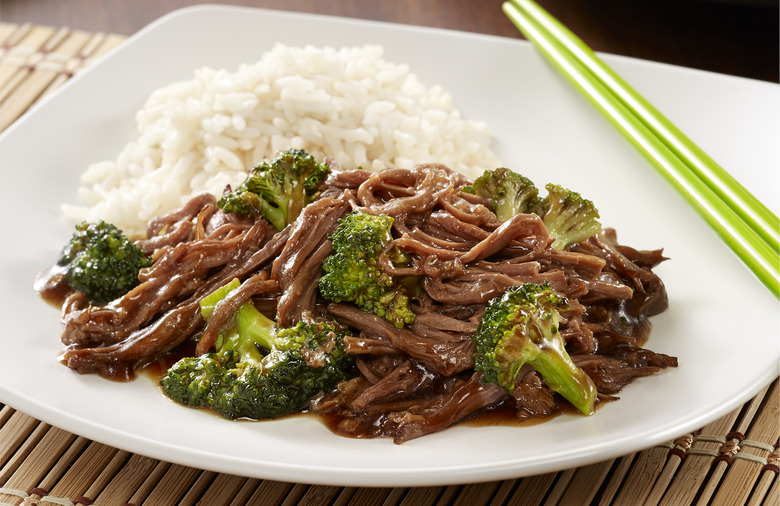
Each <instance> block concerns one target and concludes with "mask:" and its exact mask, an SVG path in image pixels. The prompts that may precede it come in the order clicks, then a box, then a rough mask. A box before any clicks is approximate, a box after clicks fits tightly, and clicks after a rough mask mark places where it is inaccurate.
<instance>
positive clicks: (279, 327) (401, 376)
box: [36, 149, 677, 444]
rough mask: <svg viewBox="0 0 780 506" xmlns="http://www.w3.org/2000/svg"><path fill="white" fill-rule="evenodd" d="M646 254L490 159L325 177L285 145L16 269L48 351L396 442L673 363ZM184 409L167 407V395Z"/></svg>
mask: <svg viewBox="0 0 780 506" xmlns="http://www.w3.org/2000/svg"><path fill="white" fill-rule="evenodd" d="M664 260H666V258H665V257H664V255H663V251H662V250H661V249H656V250H638V249H635V248H632V247H630V246H627V245H623V244H621V243H620V242H619V241H618V239H617V234H616V232H615V230H613V229H611V228H606V227H603V226H602V225H601V223H600V221H599V213H598V210H597V208H596V206H595V205H594V203H593V202H591V201H590V200H588V199H586V198H584V197H583V196H581V195H580V194H579V193H577V192H575V191H572V190H569V189H567V188H565V187H563V186H560V185H558V184H552V183H550V184H547V185H546V186H545V187H544V191H540V189H539V188H538V187H537V186H536V185H535V184H534V183H533V182H532V181H531V180H530V179H528V178H526V177H524V176H522V175H520V174H518V173H516V172H513V171H512V170H509V169H507V168H498V169H495V170H488V171H485V172H484V173H483V174H482V175H481V176H479V177H477V178H476V179H474V180H470V179H467V178H466V177H465V176H463V175H461V174H459V173H457V172H455V171H453V170H450V169H449V168H448V167H446V166H444V165H440V164H422V165H417V166H415V167H413V168H409V169H401V168H386V169H383V170H381V171H378V172H373V171H367V170H362V169H353V170H347V169H343V168H342V167H341V166H340V165H339V164H338V163H337V162H335V161H334V160H330V159H325V160H323V161H317V160H315V159H314V157H313V156H311V155H310V154H308V153H306V152H305V151H302V150H298V149H289V150H287V151H283V152H280V153H279V154H278V155H277V156H276V157H275V158H273V159H271V160H266V161H263V162H261V163H260V164H258V165H257V166H256V167H254V168H253V169H252V170H251V171H250V172H249V174H248V175H247V178H246V180H245V181H244V182H243V183H242V184H241V185H240V186H237V187H235V188H231V187H229V186H228V187H227V188H226V189H225V192H224V194H223V195H221V196H219V197H215V196H213V195H211V194H209V193H204V194H200V195H197V196H195V197H193V198H192V199H191V200H189V201H188V202H187V203H186V204H185V205H184V206H182V207H181V208H179V209H177V210H175V211H173V212H170V213H168V214H165V215H162V216H158V217H156V218H153V219H152V220H151V221H149V223H148V226H147V230H146V235H145V236H144V237H140V238H136V237H132V238H129V237H126V236H125V235H124V234H123V233H122V231H121V230H119V229H118V228H117V227H115V226H113V225H111V224H108V223H104V222H100V223H82V224H80V225H78V227H77V229H76V231H75V233H74V235H73V238H72V239H71V241H70V242H69V243H68V244H66V245H65V247H64V248H63V252H62V255H61V257H60V258H59V259H58V260H57V262H56V263H55V265H54V266H52V267H51V268H50V269H48V270H46V271H45V272H44V273H42V275H41V277H40V278H39V280H37V282H36V288H37V289H38V290H39V292H40V294H41V295H42V296H43V297H44V298H46V299H47V300H50V301H55V302H56V303H57V304H59V305H61V307H62V315H63V316H62V319H63V323H64V331H63V333H62V336H61V341H62V343H63V345H64V351H63V354H62V356H61V361H62V363H63V364H65V365H66V366H68V367H70V368H72V369H74V370H75V371H78V372H79V373H84V374H86V373H96V374H99V375H101V376H103V377H106V378H108V379H111V380H115V381H127V380H131V379H133V378H134V377H135V376H136V374H137V372H138V371H139V370H141V369H142V368H144V367H146V366H148V365H150V364H159V363H165V364H166V366H165V370H164V371H163V373H162V379H161V381H160V387H161V391H162V392H163V394H164V395H166V396H168V397H169V398H170V399H172V401H175V402H176V403H179V404H181V405H183V406H188V407H192V408H200V409H206V410H210V411H213V412H215V413H217V414H218V415H220V416H221V417H224V418H226V419H231V420H234V419H252V420H264V419H275V418H279V417H282V416H286V415H290V414H294V413H302V412H303V413H313V414H319V415H322V416H323V417H324V418H327V419H328V420H330V422H329V426H331V428H332V429H333V430H334V431H335V432H336V433H338V434H340V435H343V436H348V437H364V438H375V437H383V438H391V439H392V440H393V441H394V442H395V443H398V444H400V443H404V442H406V441H409V440H412V439H415V438H418V437H420V436H423V435H426V434H429V433H432V432H436V431H440V430H442V429H445V428H447V427H450V426H452V425H454V424H456V423H458V422H461V421H464V420H466V419H470V418H472V417H474V416H476V415H479V414H483V413H490V412H491V411H495V410H501V411H502V412H507V411H509V412H511V413H512V415H513V417H515V418H517V419H520V420H525V419H536V418H539V419H543V418H544V417H548V416H551V415H554V414H557V413H561V412H568V413H572V414H573V416H590V415H592V414H593V413H594V412H596V410H597V409H598V407H599V406H600V405H602V404H604V403H606V402H608V401H612V400H615V399H616V398H617V397H616V394H618V393H619V392H620V391H621V390H622V389H623V388H624V387H625V386H626V385H627V384H629V383H630V382H631V381H632V380H634V379H635V378H638V377H643V376H647V375H650V374H653V373H656V372H658V371H659V370H661V369H664V368H667V367H675V366H676V365H677V359H676V358H675V357H672V356H669V355H664V354H661V353H656V352H653V351H651V350H649V349H647V348H644V345H645V343H646V341H647V339H648V336H649V334H650V330H651V323H650V320H649V319H650V317H652V316H653V315H656V314H658V313H661V312H662V311H664V310H665V309H666V308H667V306H668V301H667V295H666V290H665V288H664V284H663V282H662V281H661V279H660V278H659V277H658V276H657V275H656V274H655V273H654V272H653V269H654V268H655V267H656V266H657V265H659V264H660V263H661V262H663V261H664ZM182 409H184V408H182Z"/></svg>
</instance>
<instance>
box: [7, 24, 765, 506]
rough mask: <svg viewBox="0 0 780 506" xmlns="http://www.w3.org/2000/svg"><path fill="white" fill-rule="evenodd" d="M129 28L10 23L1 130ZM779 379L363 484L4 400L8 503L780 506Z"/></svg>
mask: <svg viewBox="0 0 780 506" xmlns="http://www.w3.org/2000/svg"><path fill="white" fill-rule="evenodd" d="M123 40H124V37H122V36H118V35H112V34H100V33H87V32H83V31H78V30H71V29H69V28H59V29H57V28H51V27H45V26H32V25H15V24H9V23H0V131H2V130H3V129H5V128H6V127H7V126H8V125H10V124H11V123H12V122H13V121H15V120H16V119H17V118H19V116H21V115H22V114H23V113H24V111H26V110H27V109H28V108H29V107H30V106H31V105H32V104H33V103H35V102H36V101H37V100H39V99H40V98H41V97H43V96H45V95H46V94H47V93H49V92H50V91H51V90H53V89H55V88H56V87H58V86H59V85H61V84H62V83H64V82H65V81H67V80H68V79H69V78H70V77H72V76H73V75H74V74H75V73H77V72H78V71H79V70H81V69H83V68H84V67H85V66H87V65H89V63H90V62H92V61H94V60H95V59H97V58H100V57H101V56H102V55H104V54H106V53H107V52H109V51H111V50H112V49H113V48H115V47H116V46H118V45H119V44H121V42H122V41H123ZM779 437H780V386H778V381H777V380H775V381H774V382H773V383H772V384H770V385H768V386H767V387H766V388H765V389H764V390H763V391H761V392H760V393H759V394H758V395H757V396H756V397H754V398H753V399H752V400H751V401H749V402H747V403H746V404H745V405H743V406H742V407H740V408H739V409H736V410H734V411H733V412H731V413H729V414H728V415H726V416H724V417H723V418H720V419H719V420H716V421H714V422H712V423H710V424H709V425H707V426H706V427H703V428H701V429H700V430H697V431H696V432H694V433H691V434H686V435H685V436H683V437H680V438H678V439H677V440H675V441H670V442H668V443H666V444H663V445H659V446H655V447H652V448H648V449H646V450H644V451H641V452H637V453H634V454H631V455H626V456H624V457H621V458H618V459H614V460H609V461H605V462H600V463H597V464H593V465H589V466H584V467H580V468H577V469H570V470H565V471H561V472H556V473H549V474H543V475H538V476H531V477H527V478H520V479H515V480H506V481H495V482H489V483H478V484H469V485H456V486H446V487H417V488H400V487H399V488H355V487H332V486H321V485H307V484H295V483H283V482H278V481H271V480H258V479H248V478H243V477H240V476H233V475H229V474H221V473H214V472H211V471H204V470H200V469H194V468H190V467H186V466H181V465H177V464H171V463H168V462H163V461H159V460H155V459H152V458H149V457H144V456H142V455H136V454H132V453H129V452H127V451H124V450H119V449H116V448H112V447H110V446H106V445H104V444H101V443H97V442H94V441H90V440H89V439H86V438H84V437H80V436H76V435H74V434H70V433H68V432H66V431H63V430H61V429H58V428H57V427H53V426H51V425H49V424H46V423H43V422H41V421H39V420H36V419H35V418H33V417H31V416H28V415H26V414H24V413H22V412H20V411H17V410H14V409H13V408H11V407H10V406H7V405H4V404H1V403H0V506H4V505H49V504H56V505H68V506H73V505H77V504H80V505H90V504H94V505H100V506H110V505H126V504H133V505H142V504H143V505H153V506H158V505H168V504H181V505H188V504H204V505H223V504H224V505H250V504H262V505H275V504H280V505H293V504H309V505H320V504H327V505H333V506H337V505H354V506H360V505H379V504H381V505H386V506H400V505H404V506H406V505H409V506H418V505H457V506H478V505H495V506H498V505H536V504H544V505H553V504H577V505H579V504H604V505H608V504H616V505H622V504H630V505H634V506H638V505H641V504H645V505H652V504H665V505H672V506H676V505H684V504H711V505H726V506H733V505H739V504H750V505H759V504H766V505H776V506H780V479H778V470H779V468H778V465H779V464H780V450H778V438H779Z"/></svg>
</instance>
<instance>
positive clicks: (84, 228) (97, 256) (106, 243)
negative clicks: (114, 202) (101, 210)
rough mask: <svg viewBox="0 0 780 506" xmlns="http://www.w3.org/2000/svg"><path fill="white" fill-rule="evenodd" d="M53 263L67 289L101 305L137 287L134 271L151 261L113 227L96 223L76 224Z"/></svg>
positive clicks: (150, 263) (101, 222)
mask: <svg viewBox="0 0 780 506" xmlns="http://www.w3.org/2000/svg"><path fill="white" fill-rule="evenodd" d="M57 264H58V265H60V266H62V267H64V268H65V273H66V277H67V280H68V283H69V284H70V286H72V287H73V288H75V289H76V290H79V291H81V292H84V294H85V295H86V296H87V297H89V299H90V300H91V301H93V302H95V303H97V304H104V303H106V302H108V301H111V300H114V299H115V298H117V297H120V296H122V295H124V294H126V293H127V292H129V291H130V290H131V289H132V288H134V287H135V286H136V285H138V283H139V281H138V272H139V271H140V270H141V269H142V268H144V267H149V266H150V265H152V259H151V258H149V257H147V256H146V255H145V254H144V252H143V251H142V250H141V248H139V247H138V246H137V245H136V244H135V243H134V242H133V241H131V240H130V239H129V238H128V237H127V236H125V235H124V233H122V231H121V230H120V229H119V228H117V227H116V226H115V225H112V224H110V223H106V222H104V221H100V222H98V223H87V222H82V223H80V224H79V225H77V226H76V230H75V232H74V233H73V236H72V237H71V239H70V241H69V242H68V243H67V244H66V245H65V247H64V248H63V250H62V253H61V254H60V258H59V259H58V260H57Z"/></svg>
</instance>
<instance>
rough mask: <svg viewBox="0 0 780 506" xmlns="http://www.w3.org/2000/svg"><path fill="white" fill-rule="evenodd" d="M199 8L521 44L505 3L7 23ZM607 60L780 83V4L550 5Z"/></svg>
mask: <svg viewBox="0 0 780 506" xmlns="http://www.w3.org/2000/svg"><path fill="white" fill-rule="evenodd" d="M198 3H230V4H234V5H244V6H253V7H262V8H269V9H279V10H290V11H298V12H311V13H319V14H328V15H335V16H345V17H354V18H361V19H371V20H379V21H388V22H395V23H404V24H412V25H421V26H430V27H437V28H447V29H454V30H463V31H469V32H477V33H487V34H493V35H500V36H506V37H518V38H519V37H521V36H520V35H519V34H518V32H517V30H516V29H515V28H514V26H513V25H512V23H511V22H510V21H509V20H508V19H507V18H506V17H505V16H504V14H503V13H502V11H501V8H500V7H501V3H502V0H479V1H475V0H425V1H419V0H392V1H387V0H339V1H338V2H333V1H331V2H327V1H323V0H231V1H225V0H211V1H208V2H206V1H192V0H133V1H128V0H67V1H62V0H3V1H2V11H1V12H0V16H2V20H3V21H4V22H7V23H25V22H27V23H35V24H43V25H49V26H57V27H60V26H68V27H71V28H75V29H81V30H88V31H92V32H107V33H117V34H122V35H131V34H133V33H135V32H136V31H137V30H139V29H140V28H142V27H143V26H145V25H147V24H148V23H150V22H151V21H153V20H154V19H156V18H158V17H159V16H161V15H163V14H165V13H167V12H170V11H172V10H175V9H178V8H181V7H184V6H187V5H193V4H198ZM539 4H540V5H542V6H543V7H544V8H546V9H548V10H549V11H550V13H551V14H553V15H554V16H556V17H557V18H558V19H559V20H561V21H562V22H563V23H565V24H566V25H567V26H569V27H570V28H571V29H572V30H573V31H574V32H575V33H577V34H578V35H579V36H580V37H581V38H582V39H583V40H584V41H585V43H586V44H588V45H589V46H590V47H592V48H593V49H595V50H597V51H603V52H607V53H613V54H620V55H625V56H632V57H637V58H642V59H647V60H652V61H659V62H664V63H671V64H675V65H681V66H686V67H691V68H697V69H703V70H709V71H713V72H719V73H723V74H729V75H736V76H742V77H748V78H753V79H760V80H764V81H773V82H778V67H779V66H780V65H779V64H778V61H779V60H780V58H779V57H778V53H779V52H780V49H779V47H780V44H779V43H778V40H780V37H779V36H778V32H779V28H778V2H777V0H654V1H648V2H625V1H624V0H540V1H539Z"/></svg>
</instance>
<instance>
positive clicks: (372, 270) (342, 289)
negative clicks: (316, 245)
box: [317, 211, 415, 328]
mask: <svg viewBox="0 0 780 506" xmlns="http://www.w3.org/2000/svg"><path fill="white" fill-rule="evenodd" d="M392 226H393V218H391V217H390V216H384V215H382V216H375V215H372V214H367V213H364V212H361V211H353V212H352V213H350V214H348V215H347V216H345V217H344V218H342V219H341V220H339V225H338V227H337V228H336V230H335V231H334V232H333V233H332V234H331V235H330V236H329V238H330V240H331V241H332V243H333V251H332V252H331V254H330V255H329V256H328V257H327V258H325V261H324V262H323V264H322V271H323V275H322V276H321V277H320V278H319V279H318V280H317V285H318V286H319V290H320V294H321V295H322V296H323V297H325V298H326V299H329V300H332V301H334V302H353V303H354V304H355V305H356V306H358V307H359V308H360V309H361V310H363V311H366V312H371V313H374V314H376V315H377V316H381V317H382V318H384V319H386V320H387V321H389V322H390V323H392V324H393V325H395V326H396V327H398V328H402V327H403V326H404V324H411V323H413V322H414V319H415V314H414V313H413V312H412V310H411V309H410V307H409V296H408V294H407V285H408V283H407V281H408V279H405V278H401V277H397V276H393V275H392V274H390V273H388V272H387V271H385V270H384V269H383V268H382V267H381V266H380V265H379V254H380V253H381V252H382V251H383V250H384V249H385V247H386V246H387V245H388V243H389V242H390V241H391V240H392V239H393V237H392V235H391V229H392ZM390 258H391V261H393V262H394V263H400V264H408V263H409V262H411V258H410V257H409V256H408V254H406V253H405V252H402V251H398V250H396V251H394V252H390Z"/></svg>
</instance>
